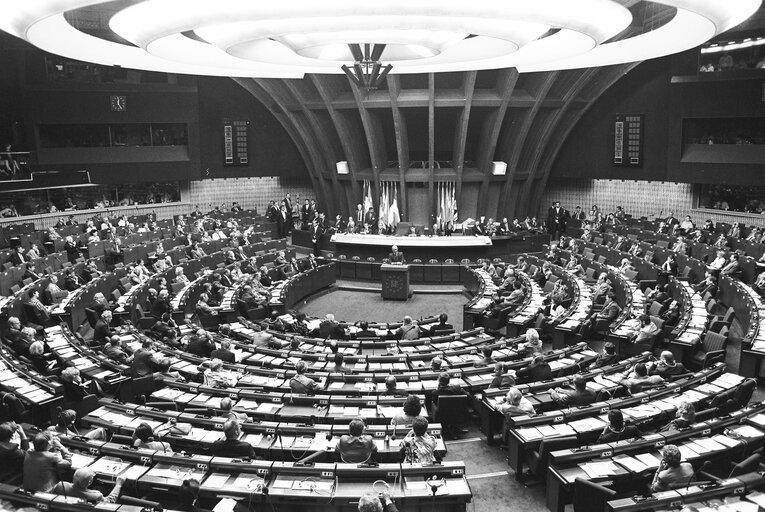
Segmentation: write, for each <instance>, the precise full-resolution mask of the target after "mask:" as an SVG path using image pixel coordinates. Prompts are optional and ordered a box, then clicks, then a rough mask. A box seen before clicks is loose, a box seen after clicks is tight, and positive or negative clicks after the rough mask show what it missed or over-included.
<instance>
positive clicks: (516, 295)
mask: <svg viewBox="0 0 765 512" xmlns="http://www.w3.org/2000/svg"><path fill="white" fill-rule="evenodd" d="M503 295H504V294H503ZM524 300H526V295H525V293H524V291H523V285H522V284H521V282H520V281H515V282H513V291H511V292H510V293H509V294H508V295H507V296H506V297H505V298H504V303H505V304H504V305H505V306H506V307H508V306H509V307H510V308H512V309H515V308H517V307H518V306H520V305H521V304H523V301H524Z"/></svg>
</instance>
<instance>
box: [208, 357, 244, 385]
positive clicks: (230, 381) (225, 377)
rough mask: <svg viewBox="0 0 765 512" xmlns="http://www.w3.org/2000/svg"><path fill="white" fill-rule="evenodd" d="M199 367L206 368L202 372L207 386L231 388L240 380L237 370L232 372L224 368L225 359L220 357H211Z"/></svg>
mask: <svg viewBox="0 0 765 512" xmlns="http://www.w3.org/2000/svg"><path fill="white" fill-rule="evenodd" d="M199 367H200V368H205V369H204V371H203V374H202V375H203V377H204V383H205V386H212V387H215V388H230V387H233V386H236V383H237V381H238V380H239V379H238V378H237V375H236V373H235V372H230V371H228V370H225V369H224V368H223V361H221V360H220V359H210V360H209V361H205V362H203V363H202V364H201V365H199Z"/></svg>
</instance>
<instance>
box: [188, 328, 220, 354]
mask: <svg viewBox="0 0 765 512" xmlns="http://www.w3.org/2000/svg"><path fill="white" fill-rule="evenodd" d="M213 350H215V343H213V340H212V335H211V334H210V333H209V332H208V331H205V330H204V329H198V330H197V332H196V333H194V334H192V335H191V336H190V337H189V344H188V345H186V352H188V353H189V354H193V355H195V356H199V357H204V358H210V357H211V356H212V352H213Z"/></svg>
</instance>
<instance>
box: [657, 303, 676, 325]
mask: <svg viewBox="0 0 765 512" xmlns="http://www.w3.org/2000/svg"><path fill="white" fill-rule="evenodd" d="M659 317H660V318H661V319H662V320H664V326H665V327H674V326H676V325H677V323H678V322H679V321H680V303H679V302H677V301H676V300H673V301H672V302H670V303H669V307H668V308H667V310H666V311H665V312H663V313H661V314H660V315H659Z"/></svg>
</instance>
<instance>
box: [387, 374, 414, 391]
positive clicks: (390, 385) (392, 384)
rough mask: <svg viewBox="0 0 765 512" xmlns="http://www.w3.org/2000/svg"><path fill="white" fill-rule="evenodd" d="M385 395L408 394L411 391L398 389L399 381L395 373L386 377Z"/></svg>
mask: <svg viewBox="0 0 765 512" xmlns="http://www.w3.org/2000/svg"><path fill="white" fill-rule="evenodd" d="M383 394H384V395H390V396H407V395H408V394H409V392H408V391H407V390H405V389H398V381H397V380H396V376H395V375H388V376H387V377H385V391H384V392H383Z"/></svg>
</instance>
